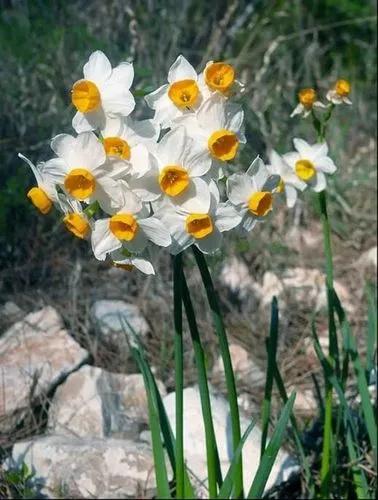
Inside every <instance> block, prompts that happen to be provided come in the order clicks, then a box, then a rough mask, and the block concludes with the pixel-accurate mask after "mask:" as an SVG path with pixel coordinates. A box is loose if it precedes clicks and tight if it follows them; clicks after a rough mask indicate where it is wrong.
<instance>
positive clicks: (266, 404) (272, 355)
mask: <svg viewBox="0 0 378 500" xmlns="http://www.w3.org/2000/svg"><path fill="white" fill-rule="evenodd" d="M277 340H278V304H277V298H276V297H273V300H272V310H271V320H270V332H269V338H268V339H267V341H266V347H267V353H268V366H267V370H266V382H265V391H264V401H263V404H262V412H261V422H262V429H261V450H260V460H261V459H262V456H263V455H264V451H265V447H266V440H267V437H268V428H269V420H270V409H271V401H272V390H273V378H274V366H275V364H276V352H277Z"/></svg>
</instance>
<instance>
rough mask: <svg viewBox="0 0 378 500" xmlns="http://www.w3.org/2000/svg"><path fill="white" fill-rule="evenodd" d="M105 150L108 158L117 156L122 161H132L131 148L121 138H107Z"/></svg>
mask: <svg viewBox="0 0 378 500" xmlns="http://www.w3.org/2000/svg"><path fill="white" fill-rule="evenodd" d="M104 148H105V153H106V154H107V156H117V157H118V158H121V159H122V160H130V154H131V151H130V146H129V145H128V143H127V142H126V141H125V140H123V139H121V138H120V137H105V139H104Z"/></svg>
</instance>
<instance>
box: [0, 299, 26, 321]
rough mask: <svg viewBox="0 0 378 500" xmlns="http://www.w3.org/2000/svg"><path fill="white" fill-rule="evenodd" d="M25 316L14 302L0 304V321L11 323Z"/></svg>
mask: <svg viewBox="0 0 378 500" xmlns="http://www.w3.org/2000/svg"><path fill="white" fill-rule="evenodd" d="M24 316H25V312H24V311H23V310H22V309H21V308H20V307H18V305H17V304H15V303H14V302H11V301H8V302H5V304H4V305H2V306H0V321H1V324H3V323H8V324H10V323H13V322H15V321H18V320H20V319H21V318H23V317H24Z"/></svg>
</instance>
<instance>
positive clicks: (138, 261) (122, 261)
mask: <svg viewBox="0 0 378 500" xmlns="http://www.w3.org/2000/svg"><path fill="white" fill-rule="evenodd" d="M110 257H111V259H112V263H113V266H114V267H117V268H120V269H124V270H125V271H129V272H130V271H132V270H133V269H138V271H141V272H142V273H144V274H148V275H149V274H155V269H154V267H153V265H152V263H151V261H150V260H148V259H147V258H146V257H145V256H144V255H133V254H132V253H130V252H129V251H128V250H127V249H125V248H120V249H118V250H115V251H114V252H112V253H111V254H110Z"/></svg>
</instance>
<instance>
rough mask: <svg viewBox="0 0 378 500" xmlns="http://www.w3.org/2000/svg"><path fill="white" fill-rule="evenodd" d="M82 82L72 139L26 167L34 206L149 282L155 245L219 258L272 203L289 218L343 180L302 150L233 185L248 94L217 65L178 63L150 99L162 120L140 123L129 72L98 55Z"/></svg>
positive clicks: (325, 161) (339, 88) (62, 137)
mask: <svg viewBox="0 0 378 500" xmlns="http://www.w3.org/2000/svg"><path fill="white" fill-rule="evenodd" d="M83 74H84V75H83V76H84V78H83V79H80V80H78V81H77V82H75V83H74V84H73V86H72V91H71V99H72V104H73V106H74V107H75V108H76V114H75V116H74V118H73V120H72V126H73V128H74V130H75V132H76V135H69V134H59V135H57V136H56V137H54V138H53V139H52V141H51V149H52V151H53V152H54V153H55V157H53V158H51V159H49V160H48V161H46V162H41V163H38V164H37V165H36V166H35V165H34V164H33V163H32V162H31V161H30V160H28V159H27V158H25V157H24V156H23V155H19V156H20V158H22V159H23V160H25V161H26V162H27V163H28V164H29V166H30V168H31V169H32V171H33V173H34V175H35V178H36V181H37V186H36V187H33V188H32V189H30V191H29V192H28V195H27V196H28V197H29V198H30V200H31V202H32V203H33V204H34V205H35V206H36V207H37V208H38V209H39V210H40V212H42V213H43V214H47V213H48V212H49V211H50V210H51V209H52V207H53V206H56V207H57V208H58V210H60V211H61V212H62V214H63V217H62V220H63V222H64V224H65V225H66V227H67V229H68V230H69V231H71V232H72V233H73V234H74V235H75V236H77V237H79V238H82V239H89V240H90V241H91V245H92V250H93V253H94V255H95V257H96V258H97V259H99V260H105V259H106V258H109V259H111V261H112V263H113V264H114V265H116V266H118V267H122V268H124V269H132V268H133V267H135V268H137V269H139V270H140V271H142V272H144V273H146V274H153V273H154V269H153V266H152V264H151V259H150V250H151V248H153V245H155V246H159V247H166V248H168V249H169V251H170V252H171V253H172V254H177V253H179V252H182V251H183V250H184V249H185V248H187V247H188V246H190V245H192V244H194V245H196V246H197V247H198V248H199V249H200V250H201V251H202V252H204V253H209V254H211V253H214V252H215V251H216V250H217V249H219V247H220V246H221V243H222V234H223V233H224V232H226V231H230V230H232V229H234V228H236V227H240V228H241V229H242V230H245V231H251V230H252V228H253V227H254V226H255V225H256V223H257V222H258V221H261V220H263V219H264V218H265V217H266V216H267V215H268V214H269V212H271V210H272V207H273V201H274V197H275V196H278V195H280V193H282V192H285V194H286V199H287V204H288V206H289V207H292V206H293V205H294V204H295V201H296V199H297V192H298V191H303V190H304V189H305V188H306V187H307V186H310V187H312V188H313V189H314V190H315V191H321V190H323V189H324V188H325V186H326V177H325V174H326V173H333V172H334V171H335V170H336V167H335V165H334V163H333V161H332V160H331V159H330V158H329V156H328V148H327V145H326V144H325V143H318V144H314V145H309V144H307V143H306V142H305V141H303V140H301V139H294V147H295V149H296V151H295V152H291V153H287V154H284V155H283V156H280V155H279V154H278V153H276V152H275V151H272V153H271V155H270V158H269V160H270V163H269V164H268V165H265V164H264V163H263V161H262V160H261V159H260V158H259V157H258V158H256V159H255V160H254V161H253V162H252V163H251V165H250V167H249V168H248V169H247V170H246V171H245V172H243V171H242V170H240V172H239V173H232V174H230V164H232V163H233V162H235V160H237V157H238V152H239V149H240V148H241V147H242V145H243V144H244V143H245V142H246V139H245V135H244V130H243V121H244V112H243V110H242V108H241V107H240V106H239V105H238V104H236V103H235V102H234V97H235V96H237V95H238V94H239V93H241V92H243V85H242V84H241V83H240V82H239V81H238V80H237V79H236V77H235V71H234V68H233V67H232V66H231V65H229V64H226V63H224V62H212V61H210V62H209V63H208V64H207V65H206V67H205V68H204V70H203V72H202V73H200V74H197V72H196V70H195V69H194V68H193V66H191V64H190V63H189V62H188V61H187V60H186V59H185V58H184V57H183V56H179V57H178V58H177V59H176V61H175V62H174V63H173V65H172V66H171V68H170V70H169V72H168V77H167V83H166V84H164V85H162V86H161V87H159V88H158V89H157V90H155V91H154V92H152V93H151V94H149V95H147V96H145V100H146V102H147V104H148V105H149V107H150V108H152V110H154V117H153V118H152V119H148V120H141V121H137V120H135V119H133V118H132V117H131V114H132V112H133V110H134V108H135V101H134V97H133V95H132V94H131V92H130V87H131V85H132V83H133V78H134V70H133V65H132V64H130V63H127V62H123V63H121V64H119V65H118V66H116V67H115V68H112V66H111V64H110V62H109V60H108V58H107V57H106V56H105V55H104V54H103V53H102V52H100V51H96V52H94V53H93V54H92V55H91V56H90V58H89V60H88V62H87V63H86V64H85V65H84V68H83ZM348 85H349V84H348ZM348 85H347V82H345V81H344V80H340V81H339V82H337V84H336V86H335V89H333V90H332V91H330V92H329V94H328V98H329V99H330V100H331V101H332V102H333V103H335V104H338V103H340V102H348V100H347V95H348V93H349V90H350V89H349V90H348V88H347V87H348ZM299 100H300V104H299V105H298V107H297V111H296V112H297V113H299V112H301V113H302V112H303V111H304V112H305V113H304V114H306V113H308V112H309V111H311V109H312V107H313V106H324V105H322V104H321V103H319V102H318V101H317V100H316V94H315V92H314V91H313V90H311V89H305V90H303V91H301V92H300V94H299ZM234 171H235V170H234Z"/></svg>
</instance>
